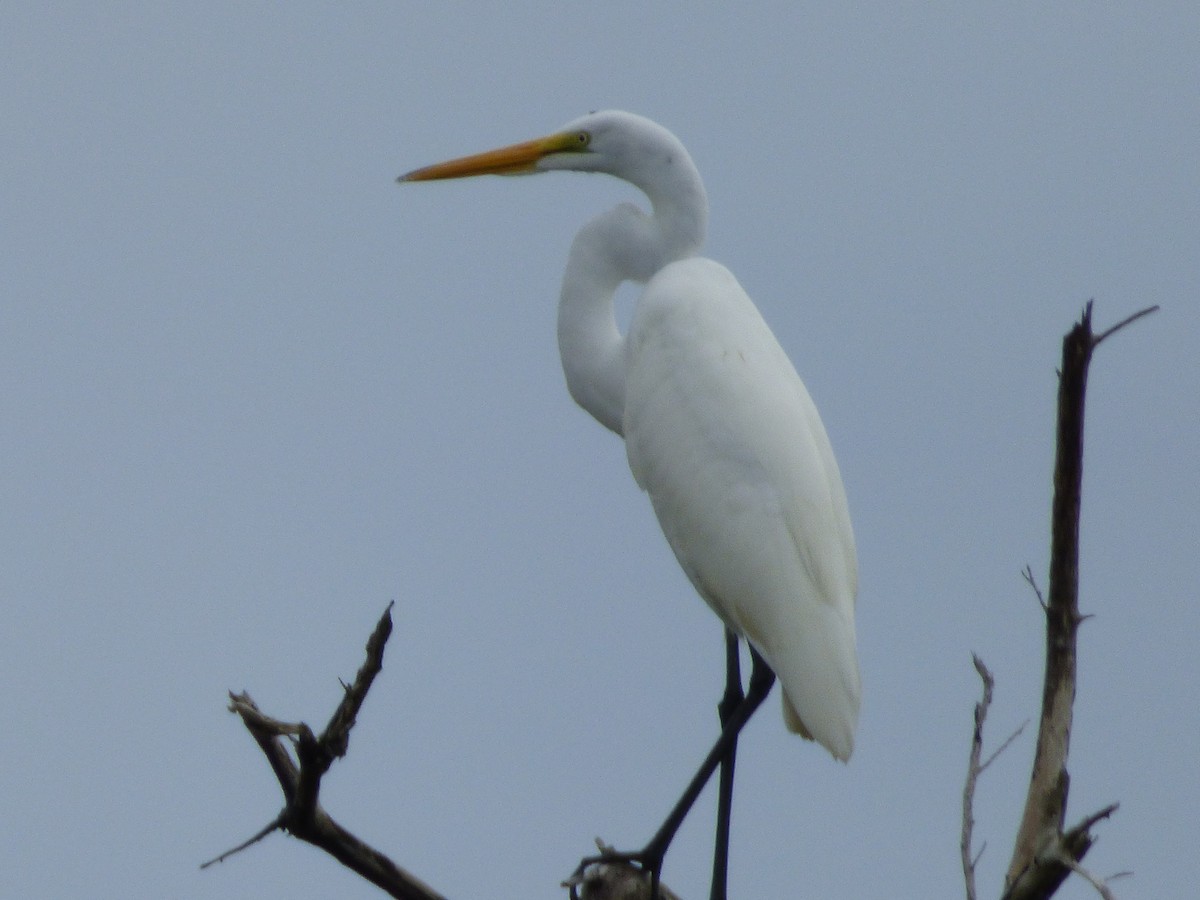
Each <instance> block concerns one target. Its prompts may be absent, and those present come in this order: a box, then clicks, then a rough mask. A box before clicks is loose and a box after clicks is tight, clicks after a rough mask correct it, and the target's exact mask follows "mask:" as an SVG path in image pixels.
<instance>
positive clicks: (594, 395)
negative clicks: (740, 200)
mask: <svg viewBox="0 0 1200 900" xmlns="http://www.w3.org/2000/svg"><path fill="white" fill-rule="evenodd" d="M680 149H681V150H682V148H680ZM674 163H675V165H674V166H673V167H672V168H673V170H674V171H672V172H671V173H670V175H671V177H669V178H660V179H657V180H656V184H655V188H656V189H654V190H653V192H651V189H650V187H649V186H648V185H640V184H639V185H638V187H641V188H642V189H643V190H644V191H646V194H647V196H648V197H649V198H650V201H651V203H652V204H653V208H654V215H652V216H648V215H646V214H645V213H644V212H642V211H641V210H639V209H638V208H637V207H636V206H634V205H633V204H631V203H622V204H621V205H620V206H617V207H616V208H615V209H612V210H609V211H608V212H606V213H603V214H602V215H600V216H597V217H596V218H595V219H593V220H592V221H590V222H588V223H587V224H586V225H584V226H583V228H582V229H580V231H579V233H578V234H577V235H576V236H575V241H574V243H573V244H572V245H571V253H570V255H569V257H568V258H567V268H566V271H565V272H564V273H563V283H562V292H561V294H560V296H559V303H558V351H559V356H560V358H561V359H562V366H563V373H564V374H565V375H566V378H567V388H568V390H570V392H571V396H572V397H573V398H574V399H575V402H576V403H578V404H579V405H580V406H582V407H583V408H584V409H585V410H587V411H588V412H589V413H591V414H592V416H593V417H594V418H595V419H596V420H597V421H598V422H599V423H600V424H601V425H603V426H604V427H605V428H608V429H610V430H611V431H614V432H616V433H617V434H623V431H622V419H623V417H624V412H625V339H624V337H623V336H622V334H621V332H620V330H619V329H618V328H617V320H616V315H615V312H614V310H613V296H614V294H615V293H616V290H617V288H618V287H619V286H620V285H621V282H623V281H637V282H642V283H644V282H646V281H648V280H649V279H650V278H651V277H652V276H653V275H654V273H655V272H657V271H658V270H659V269H661V268H662V267H663V266H665V265H667V264H668V263H671V262H674V261H675V260H679V259H686V258H687V257H689V256H693V255H695V254H696V252H697V251H699V249H700V247H701V245H702V244H703V243H704V232H705V229H706V227H707V224H708V202H707V199H706V198H705V194H704V185H703V183H702V182H701V181H700V175H699V173H698V172H697V171H696V167H695V166H694V165H693V164H692V161H691V159H690V158H689V157H688V156H687V154H686V153H684V154H683V155H682V157H681V158H678V157H677V158H676V159H675V160H674Z"/></svg>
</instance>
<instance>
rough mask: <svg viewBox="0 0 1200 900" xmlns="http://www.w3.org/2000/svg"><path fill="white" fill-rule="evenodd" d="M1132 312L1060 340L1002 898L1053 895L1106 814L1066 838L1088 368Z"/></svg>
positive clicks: (1088, 321) (1081, 326)
mask: <svg viewBox="0 0 1200 900" xmlns="http://www.w3.org/2000/svg"><path fill="white" fill-rule="evenodd" d="M1154 309H1156V307H1151V308H1149V309H1145V310H1142V311H1141V312H1139V313H1136V314H1134V315H1132V316H1130V317H1128V318H1127V319H1125V320H1123V321H1122V322H1120V323H1118V324H1117V325H1115V326H1113V327H1112V328H1110V329H1108V330H1107V331H1105V332H1103V333H1101V334H1100V335H1099V336H1098V337H1097V336H1096V335H1094V334H1093V332H1092V304H1091V302H1090V301H1089V302H1088V304H1087V306H1086V307H1085V308H1084V311H1083V316H1082V317H1081V319H1080V321H1079V322H1078V323H1077V324H1076V325H1075V326H1074V327H1073V328H1072V329H1071V330H1070V331H1069V332H1068V333H1067V335H1066V336H1065V337H1064V338H1063V351H1062V366H1061V368H1060V369H1059V386H1058V417H1057V418H1058V425H1057V439H1056V454H1055V464H1054V502H1053V508H1052V513H1051V539H1050V545H1051V546H1050V589H1049V599H1048V601H1046V600H1042V597H1041V592H1040V591H1038V589H1037V585H1036V583H1035V582H1034V580H1033V573H1032V571H1031V570H1030V569H1028V567H1027V568H1026V580H1027V581H1029V583H1030V585H1031V586H1033V588H1034V591H1035V592H1036V593H1037V594H1038V599H1039V601H1042V606H1043V609H1044V610H1045V614H1046V670H1045V678H1044V681H1043V687H1042V712H1041V719H1040V722H1039V726H1038V739H1037V748H1036V750H1035V752H1034V761H1033V773H1032V776H1031V777H1030V784H1029V792H1028V794H1027V795H1026V800H1025V812H1024V815H1023V816H1022V818H1021V825H1020V828H1019V829H1018V832H1017V839H1016V841H1015V845H1014V848H1013V856H1012V860H1011V862H1010V863H1009V867H1008V873H1007V874H1006V876H1005V891H1004V900H1017V898H1022V900H1025V898H1046V897H1049V896H1051V895H1052V894H1053V893H1054V892H1055V891H1056V890H1057V889H1058V887H1059V885H1061V884H1062V882H1063V881H1064V880H1065V879H1066V877H1067V876H1068V875H1069V874H1070V873H1071V871H1073V866H1072V865H1068V864H1067V863H1073V864H1075V865H1078V863H1079V862H1080V860H1082V859H1083V856H1084V854H1085V853H1087V851H1088V849H1089V848H1090V847H1091V845H1092V843H1093V838H1092V836H1091V834H1090V833H1089V829H1090V827H1091V825H1093V824H1095V822H1096V821H1097V820H1098V819H1099V818H1103V817H1104V815H1107V814H1109V813H1111V812H1112V811H1113V809H1115V807H1113V808H1110V809H1108V810H1107V811H1106V812H1105V814H1104V815H1099V814H1098V815H1097V816H1096V817H1090V818H1089V820H1085V822H1084V823H1081V825H1080V826H1076V828H1074V829H1072V830H1071V831H1070V832H1067V833H1065V834H1064V833H1063V821H1064V818H1065V814H1066V808H1067V794H1068V788H1069V785H1070V778H1069V776H1068V774H1067V755H1068V750H1069V746H1070V737H1071V723H1072V706H1073V704H1074V702H1075V688H1076V656H1075V653H1076V650H1075V647H1076V633H1077V630H1078V627H1079V623H1080V622H1081V621H1082V619H1083V616H1081V615H1080V612H1079V516H1080V504H1081V494H1082V484H1083V423H1084V408H1085V399H1086V394H1087V375H1088V366H1089V364H1090V362H1091V357H1092V351H1093V350H1095V348H1096V347H1097V346H1098V345H1099V344H1100V342H1101V341H1103V340H1104V339H1105V338H1107V337H1108V336H1110V335H1111V334H1113V333H1114V332H1116V331H1117V330H1119V329H1121V328H1123V327H1125V326H1126V325H1128V324H1129V323H1131V322H1133V321H1136V320H1137V319H1139V318H1141V317H1142V316H1144V315H1147V314H1148V313H1150V312H1153V311H1154Z"/></svg>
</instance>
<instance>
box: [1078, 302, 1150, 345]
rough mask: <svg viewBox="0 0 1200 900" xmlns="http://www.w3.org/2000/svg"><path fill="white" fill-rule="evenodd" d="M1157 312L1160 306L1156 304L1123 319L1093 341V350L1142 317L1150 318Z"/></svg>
mask: <svg viewBox="0 0 1200 900" xmlns="http://www.w3.org/2000/svg"><path fill="white" fill-rule="evenodd" d="M1089 305H1090V304H1089ZM1156 312H1158V304H1155V305H1154V306H1147V307H1146V308H1145V309H1141V310H1138V311H1137V312H1135V313H1134V314H1133V315H1132V316H1129V317H1128V318H1125V319H1122V320H1121V321H1120V322H1118V323H1117V324H1116V325H1114V326H1113V327H1112V328H1110V329H1108V330H1107V331H1102V332H1101V333H1100V334H1099V335H1097V336H1096V339H1095V340H1093V341H1092V349H1093V350H1094V349H1095V348H1097V347H1099V346H1100V342H1101V341H1102V340H1104V339H1105V338H1106V337H1108V336H1109V335H1111V334H1115V333H1116V332H1118V331H1120V330H1121V329H1122V328H1124V327H1125V326H1126V325H1131V324H1133V323H1134V322H1136V321H1137V320H1138V319H1140V318H1141V317H1142V316H1148V315H1150V313H1156Z"/></svg>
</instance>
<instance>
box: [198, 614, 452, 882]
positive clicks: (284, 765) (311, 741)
mask: <svg viewBox="0 0 1200 900" xmlns="http://www.w3.org/2000/svg"><path fill="white" fill-rule="evenodd" d="M391 609H392V607H391V604H389V605H388V608H387V609H386V610H384V613H383V616H382V617H380V620H379V623H378V624H377V625H376V626H375V630H374V631H373V632H372V634H371V637H370V639H369V640H368V641H367V653H366V661H365V662H364V663H363V665H362V667H361V668H360V669H359V670H358V675H357V676H356V677H355V679H354V683H353V684H352V685H350V687H348V688H347V689H346V690H345V693H344V695H343V697H342V700H341V702H340V703H339V704H338V706H337V709H336V710H335V711H334V713H333V715H332V717H331V718H330V720H329V724H328V725H327V726H326V727H325V730H324V732H322V734H321V736H320V737H317V736H315V735H314V734H313V732H312V729H310V728H309V727H308V726H307V725H306V724H304V723H303V722H300V723H296V724H291V723H287V722H282V721H280V720H278V719H274V718H272V717H270V716H267V715H265V714H264V713H263V712H262V711H261V710H259V708H258V706H257V705H256V704H255V702H254V701H253V700H252V699H251V698H250V696H249V694H246V693H242V694H236V695H234V694H231V695H230V706H229V708H230V710H231V711H232V712H235V713H237V714H238V715H239V716H241V719H242V723H243V724H244V725H245V726H246V730H247V731H249V732H250V734H251V735H253V737H254V740H255V741H256V742H257V743H258V746H259V748H260V749H261V750H262V751H263V754H264V755H265V756H266V757H267V761H268V762H269V763H270V765H271V769H272V770H273V771H274V772H275V777H276V779H277V780H278V781H279V786H280V788H281V789H282V790H283V796H284V799H285V804H284V807H283V810H282V811H281V812H280V813H279V815H278V816H277V817H276V819H275V820H274V821H273V822H272V823H271V824H270V825H269V826H267V827H266V828H264V829H263V830H262V831H260V832H259V833H258V834H256V835H255V836H254V837H253V838H251V839H250V840H249V841H246V842H244V843H243V844H241V845H239V847H237V848H235V849H234V850H230V851H228V852H226V853H223V854H222V855H221V856H219V857H217V858H216V859H215V860H212V861H211V862H220V861H222V860H224V859H226V858H227V857H229V856H230V855H232V854H233V853H236V852H238V851H239V850H241V849H244V848H245V847H248V846H250V845H251V844H254V843H255V842H257V841H259V840H261V839H262V838H263V837H265V836H266V835H268V834H270V833H271V832H272V831H275V830H277V829H280V828H282V829H283V830H285V831H287V832H288V833H289V834H291V835H293V836H294V837H298V838H300V839H301V840H303V841H307V842H308V843H310V844H313V845H314V846H317V847H320V848H321V849H322V850H324V851H325V852H326V853H328V854H330V855H331V856H333V857H334V858H335V859H337V860H338V862H340V863H342V865H344V866H346V867H347V868H349V869H352V870H353V871H355V872H357V873H358V874H359V875H361V876H362V877H363V878H365V879H367V880H368V881H370V882H371V883H372V884H374V885H376V886H377V887H379V888H381V889H382V890H383V891H385V892H386V893H388V894H389V895H391V896H392V897H397V898H400V900H444V898H443V897H442V895H441V894H439V893H438V892H437V891H435V890H433V888H431V887H429V886H428V885H426V884H425V883H424V882H422V881H421V880H420V879H418V878H416V877H415V876H413V875H411V874H409V873H408V872H406V871H405V870H403V869H401V868H400V867H399V866H397V865H396V864H395V863H393V862H392V861H391V860H390V859H388V858H387V857H386V856H385V855H383V854H382V853H380V852H379V851H378V850H375V849H374V848H373V847H371V846H369V845H367V844H365V843H363V842H362V841H360V840H359V839H358V838H356V837H355V836H354V835H352V834H351V833H350V832H348V831H346V829H344V828H342V827H341V826H340V825H338V823H337V822H335V821H334V820H333V819H332V818H331V817H330V816H329V814H328V813H326V812H325V810H324V809H322V808H321V805H320V803H319V802H318V797H319V795H320V789H321V778H322V776H323V775H324V774H325V773H326V772H327V771H328V770H329V767H330V766H331V765H332V764H333V761H334V760H335V759H337V758H338V757H341V756H344V755H345V753H346V750H347V748H348V747H349V743H350V729H351V728H353V727H354V722H355V719H356V717H357V715H358V712H359V710H360V709H361V708H362V704H363V701H364V700H366V696H367V691H368V690H370V687H371V683H372V682H373V680H374V678H375V676H376V675H377V674H379V672H380V671H381V670H382V668H383V651H384V647H385V646H386V644H387V639H388V637H389V636H390V635H391V631H392V616H391ZM285 739H288V740H287V742H285ZM291 742H294V746H295V749H296V758H297V760H298V761H299V762H298V763H297V761H296V760H293V759H292V755H291V753H289V752H288V749H287V743H291ZM211 862H210V863H206V864H205V865H210V864H211Z"/></svg>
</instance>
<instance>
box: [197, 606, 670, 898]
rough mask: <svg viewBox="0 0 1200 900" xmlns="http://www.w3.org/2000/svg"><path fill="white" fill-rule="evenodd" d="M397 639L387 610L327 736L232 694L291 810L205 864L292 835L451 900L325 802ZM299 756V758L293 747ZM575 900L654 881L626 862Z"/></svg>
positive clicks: (663, 893)
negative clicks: (326, 786) (359, 834)
mask: <svg viewBox="0 0 1200 900" xmlns="http://www.w3.org/2000/svg"><path fill="white" fill-rule="evenodd" d="M391 633H392V605H391V604H388V608H387V609H386V610H384V612H383V616H381V617H380V619H379V623H378V624H377V625H376V626H375V630H374V631H373V632H372V633H371V636H370V638H369V639H368V640H367V648H366V660H365V661H364V662H363V664H362V667H361V668H360V669H359V670H358V674H357V675H356V676H355V677H354V682H353V683H352V684H350V685H348V686H347V685H344V684H343V688H344V689H345V693H344V694H343V696H342V700H341V702H340V703H338V705H337V708H336V709H335V710H334V712H333V715H332V716H330V718H329V723H328V724H327V725H326V726H325V730H324V731H323V732H321V735H320V737H318V736H316V735H314V734H313V732H312V729H311V728H309V727H308V725H306V724H305V723H303V722H298V723H290V722H284V721H281V720H279V719H275V718H272V717H271V716H268V715H266V714H265V713H263V712H262V710H260V709H259V708H258V705H257V704H256V703H255V702H254V701H253V700H252V699H251V698H250V695H249V694H247V693H245V692H242V693H240V694H234V693H232V692H231V693H230V695H229V710H230V712H234V713H237V714H238V715H239V716H240V717H241V719H242V724H243V725H245V726H246V730H247V731H249V732H250V734H251V736H252V737H253V738H254V740H255V742H256V743H257V744H258V746H259V749H260V750H262V752H263V755H264V756H266V758H267V762H268V764H269V765H270V766H271V770H272V771H273V772H274V773H275V778H276V780H278V782H279V787H280V788H281V789H282V790H283V797H284V807H283V809H282V810H281V811H280V812H279V815H277V816H276V817H275V818H274V819H273V820H272V821H270V822H269V823H267V825H266V826H264V827H263V828H262V829H260V830H259V831H258V833H257V834H255V835H254V836H253V837H251V838H250V839H249V840H246V841H243V842H242V843H241V844H239V845H238V846H236V847H234V848H232V849H231V850H227V851H225V852H224V853H222V854H221V855H220V856H218V857H216V858H215V859H211V860H209V861H208V862H206V863H204V864H203V865H202V866H201V868H202V869H203V868H207V867H208V866H211V865H214V864H216V863H219V862H224V861H225V860H226V859H228V858H229V857H230V856H233V855H234V854H235V853H239V852H241V851H242V850H245V849H246V848H247V847H249V846H251V845H253V844H256V843H258V842H259V841H261V840H262V839H263V838H265V837H266V836H267V835H269V834H271V833H272V832H274V831H286V832H287V833H288V834H290V835H292V836H293V837H297V838H300V839H301V840H302V841H307V842H308V843H310V844H312V845H313V846H315V847H320V848H321V849H322V850H324V851H325V852H326V853H328V854H329V855H330V856H332V857H333V858H334V859H336V860H337V861H338V862H340V863H341V864H342V865H344V866H345V867H346V868H348V869H350V870H352V871H354V872H357V873H358V874H359V875H360V876H362V877H363V878H365V879H366V880H367V881H369V882H371V883H372V884H374V885H375V886H376V887H378V888H380V889H381V890H383V891H384V892H385V893H387V894H388V895H390V896H392V897H396V898H399V900H446V898H445V897H443V896H442V895H441V894H439V893H438V892H437V891H435V890H434V889H433V888H431V887H430V886H429V885H427V884H425V883H424V882H423V881H421V880H420V879H419V878H417V877H416V876H415V875H412V874H411V873H409V872H407V871H405V870H404V869H402V868H401V867H400V866H398V865H396V864H395V863H394V862H392V860H391V859H389V858H388V857H387V856H385V855H384V854H382V853H380V852H379V851H378V850H376V849H375V848H374V847H371V846H370V845H368V844H366V843H364V842H363V841H361V840H359V839H358V838H356V837H355V836H354V835H353V834H351V833H350V832H349V831H347V830H346V829H345V828H343V827H342V826H341V825H339V824H338V823H337V822H335V821H334V820H333V818H332V817H330V815H329V814H328V813H327V812H325V810H324V809H323V808H322V807H321V804H320V802H319V797H320V792H321V778H322V777H323V776H324V775H325V773H326V772H328V771H329V768H330V766H332V765H333V763H334V761H335V760H337V759H339V758H341V757H343V756H345V755H346V752H347V750H348V749H349V747H350V730H351V729H352V728H353V727H354V723H355V721H356V720H357V718H358V712H359V710H360V709H361V708H362V705H363V702H364V701H365V700H366V699H367V692H368V691H369V690H370V689H371V684H372V682H373V681H374V680H375V676H376V675H378V674H379V673H380V672H381V671H382V669H383V651H384V648H385V646H386V645H387V641H388V638H389V637H390V636H391ZM289 745H290V746H291V747H292V748H293V749H294V750H295V758H293V756H292V753H291V751H290V750H289V749H288V748H289ZM563 886H564V887H570V888H571V896H572V897H578V898H579V900H642V898H646V900H649V898H650V880H649V878H648V877H646V876H645V874H644V873H642V871H641V870H640V869H637V868H635V867H633V866H628V865H620V864H602V865H596V866H592V867H590V868H589V869H588V870H587V871H585V872H584V873H583V874H582V875H581V876H580V877H578V878H576V879H574V880H573V882H571V883H564V885H563ZM659 897H660V900H679V898H678V897H677V895H676V894H674V893H672V892H671V891H670V889H668V888H667V887H666V886H665V885H662V884H660V885H659Z"/></svg>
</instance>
